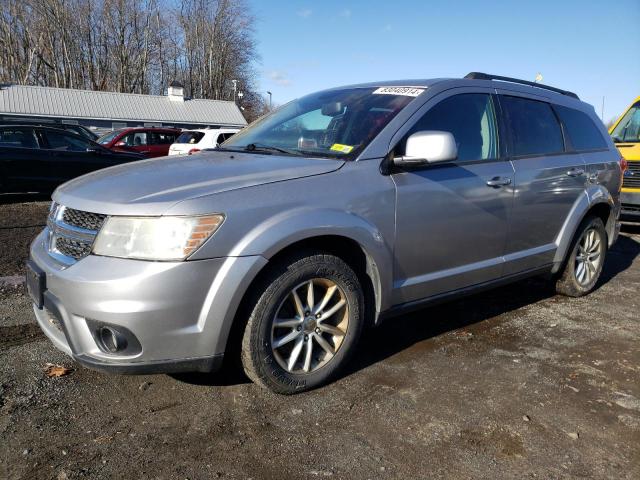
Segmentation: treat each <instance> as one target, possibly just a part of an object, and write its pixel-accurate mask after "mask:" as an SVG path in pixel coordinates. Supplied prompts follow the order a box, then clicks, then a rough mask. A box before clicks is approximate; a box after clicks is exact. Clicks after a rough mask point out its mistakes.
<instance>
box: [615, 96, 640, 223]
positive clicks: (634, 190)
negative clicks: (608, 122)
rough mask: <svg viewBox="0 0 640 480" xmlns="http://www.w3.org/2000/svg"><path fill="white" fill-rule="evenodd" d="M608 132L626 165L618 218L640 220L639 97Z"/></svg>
mask: <svg viewBox="0 0 640 480" xmlns="http://www.w3.org/2000/svg"><path fill="white" fill-rule="evenodd" d="M609 134H610V135H611V138H613V141H614V142H615V144H616V147H618V150H619V151H620V154H621V155H622V156H623V157H624V159H625V160H626V161H627V165H628V167H627V170H626V171H625V172H624V179H623V182H622V193H621V195H620V202H621V203H622V211H621V212H620V219H621V220H626V221H632V222H640V97H638V98H636V99H635V101H634V102H633V103H632V104H631V106H630V107H629V108H628V109H627V110H626V111H625V112H624V113H623V114H622V116H620V118H619V119H618V120H617V121H616V123H614V124H613V126H612V127H611V129H610V130H609Z"/></svg>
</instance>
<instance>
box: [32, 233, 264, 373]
mask: <svg viewBox="0 0 640 480" xmlns="http://www.w3.org/2000/svg"><path fill="white" fill-rule="evenodd" d="M44 238H45V235H44V233H43V234H41V235H39V236H38V237H37V238H36V239H35V240H34V242H33V244H32V245H31V255H30V261H31V262H33V263H34V264H35V265H36V266H37V268H39V269H40V270H42V271H43V272H44V275H45V277H46V280H45V291H44V295H43V298H44V305H43V308H42V309H40V308H38V307H37V305H35V304H34V307H33V308H34V312H35V315H36V319H37V321H38V323H39V325H40V327H41V328H42V330H43V331H44V333H45V334H46V335H47V337H48V338H49V339H50V340H51V341H52V342H53V343H54V345H55V346H56V347H57V348H59V349H60V350H62V351H64V352H65V353H67V354H69V355H71V356H72V357H73V358H75V359H76V360H77V361H78V362H80V363H82V364H83V365H86V366H87V367H90V368H93V369H97V370H102V371H110V372H117V373H161V372H180V371H212V370H215V369H216V368H217V367H219V366H220V364H221V362H222V358H223V355H224V349H225V346H226V340H227V335H228V333H229V330H230V328H231V323H232V322H233V320H234V317H235V312H236V309H237V306H238V304H239V302H240V300H241V298H242V295H243V294H244V291H245V289H246V287H247V286H248V283H249V282H250V280H251V279H252V278H253V276H254V275H255V273H257V271H259V269H260V268H262V266H264V264H266V260H265V259H264V258H263V257H260V256H251V257H229V258H214V259H208V260H198V261H185V262H149V261H139V260H129V259H119V258H110V257H100V256H95V255H89V256H88V257H85V258H83V259H82V260H80V261H78V262H77V263H75V264H73V265H71V266H69V267H66V266H62V265H60V264H59V263H57V262H56V261H55V260H54V259H53V258H52V257H51V256H49V255H48V253H47V251H46V249H45V243H46V242H44ZM105 326H106V327H109V328H112V329H115V330H116V331H119V330H120V331H122V332H123V335H124V336H125V337H126V338H127V340H128V342H126V343H127V345H128V347H127V348H124V349H122V350H119V351H116V352H111V351H108V350H107V349H105V347H104V344H103V343H102V342H101V341H100V336H99V335H98V333H97V332H99V329H100V328H103V327H105Z"/></svg>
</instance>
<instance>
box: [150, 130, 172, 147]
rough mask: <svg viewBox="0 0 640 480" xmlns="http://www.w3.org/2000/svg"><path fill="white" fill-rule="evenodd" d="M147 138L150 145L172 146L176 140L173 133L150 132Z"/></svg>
mask: <svg viewBox="0 0 640 480" xmlns="http://www.w3.org/2000/svg"><path fill="white" fill-rule="evenodd" d="M149 137H150V140H151V144H152V145H167V144H172V143H173V142H174V141H175V139H176V136H175V135H174V134H173V133H165V132H151V133H149Z"/></svg>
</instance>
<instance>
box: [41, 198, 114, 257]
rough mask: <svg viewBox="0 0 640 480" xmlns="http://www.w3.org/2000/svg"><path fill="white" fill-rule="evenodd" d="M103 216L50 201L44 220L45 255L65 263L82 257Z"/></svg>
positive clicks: (93, 237)
mask: <svg viewBox="0 0 640 480" xmlns="http://www.w3.org/2000/svg"><path fill="white" fill-rule="evenodd" d="M106 218H107V216H106V215H102V214H100V213H91V212H83V211H81V210H75V209H73V208H67V207H64V206H63V205H58V204H56V203H54V204H53V205H52V206H51V211H50V213H49V218H48V220H47V227H48V229H47V230H48V240H47V245H48V250H49V255H51V256H52V257H53V258H55V259H56V260H58V261H59V262H61V263H63V264H66V265H72V264H73V263H75V262H77V261H78V260H80V259H81V258H84V257H86V256H87V255H89V254H90V253H91V249H92V248H93V242H94V240H95V238H96V235H98V231H99V230H100V228H101V227H102V224H103V223H104V222H105V220H106Z"/></svg>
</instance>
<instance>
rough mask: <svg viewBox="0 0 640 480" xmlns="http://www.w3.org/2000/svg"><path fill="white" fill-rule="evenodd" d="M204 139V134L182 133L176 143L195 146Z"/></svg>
mask: <svg viewBox="0 0 640 480" xmlns="http://www.w3.org/2000/svg"><path fill="white" fill-rule="evenodd" d="M202 137H204V133H203V132H182V133H181V134H180V136H179V137H178V138H177V140H176V143H186V144H187V145H194V144H196V143H198V142H199V141H200V140H202Z"/></svg>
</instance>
